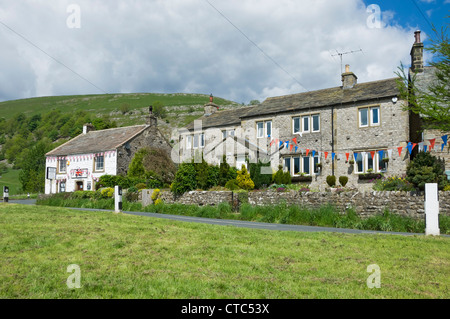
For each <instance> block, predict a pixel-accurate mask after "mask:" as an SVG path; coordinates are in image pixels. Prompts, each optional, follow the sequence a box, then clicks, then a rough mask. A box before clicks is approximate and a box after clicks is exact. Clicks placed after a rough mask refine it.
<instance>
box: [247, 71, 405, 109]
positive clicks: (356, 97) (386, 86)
mask: <svg viewBox="0 0 450 319" xmlns="http://www.w3.org/2000/svg"><path fill="white" fill-rule="evenodd" d="M396 80H397V78H390V79H385V80H380V81H373V82H366V83H360V84H356V85H355V86H354V87H353V88H351V89H345V90H344V89H342V86H338V87H334V88H329V89H323V90H317V91H310V92H305V93H297V94H291V95H285V96H277V97H270V98H267V99H266V100H265V101H264V102H263V103H261V104H260V105H258V106H257V107H254V108H253V109H252V110H250V111H249V112H247V113H245V114H243V115H242V116H241V118H244V117H257V116H261V115H270V114H275V113H280V112H290V111H297V110H305V109H312V108H318V107H324V106H331V105H340V104H346V103H354V102H358V101H369V100H376V99H380V98H386V97H394V96H397V95H398V94H399V91H398V89H397V82H396Z"/></svg>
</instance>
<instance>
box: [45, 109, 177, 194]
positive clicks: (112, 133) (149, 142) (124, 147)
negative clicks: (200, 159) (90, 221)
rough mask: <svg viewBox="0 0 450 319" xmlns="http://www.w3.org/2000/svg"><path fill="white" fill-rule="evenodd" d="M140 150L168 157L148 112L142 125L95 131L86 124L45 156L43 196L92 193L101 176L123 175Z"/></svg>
mask: <svg viewBox="0 0 450 319" xmlns="http://www.w3.org/2000/svg"><path fill="white" fill-rule="evenodd" d="M143 147H152V148H158V149H162V150H164V151H165V152H167V154H168V155H169V156H170V153H171V150H172V148H171V146H170V144H169V142H167V140H166V139H165V138H164V136H163V135H162V134H161V132H160V131H159V129H158V128H157V120H156V117H155V116H154V115H153V114H152V112H151V111H150V116H148V117H147V123H146V124H145V125H135V126H127V127H119V128H111V129H106V130H99V131H96V130H94V127H93V126H92V125H91V124H86V125H84V127H83V133H82V134H80V135H78V136H77V137H75V138H73V139H71V140H70V141H68V142H67V143H64V144H62V145H60V146H59V147H57V148H55V149H53V150H52V151H50V152H48V153H47V154H46V177H45V178H46V179H45V193H46V194H51V193H59V192H73V191H77V190H95V183H96V182H97V181H98V180H99V178H100V176H102V175H119V174H122V175H126V173H127V170H128V166H129V164H130V162H131V160H132V159H133V156H134V154H135V153H136V152H137V151H138V150H139V149H141V148H143Z"/></svg>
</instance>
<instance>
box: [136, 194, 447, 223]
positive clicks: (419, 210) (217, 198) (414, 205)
mask: <svg viewBox="0 0 450 319" xmlns="http://www.w3.org/2000/svg"><path fill="white" fill-rule="evenodd" d="M147 191H148V190H143V194H145V195H143V198H142V199H143V204H144V205H147V204H150V203H151V202H148V201H147V202H145V203H144V197H145V198H149V197H150V196H151V191H150V192H147ZM144 192H145V193H144ZM233 195H234V196H233ZM159 198H161V199H162V200H163V201H164V203H167V204H174V203H178V204H186V205H199V206H203V205H218V204H219V203H221V202H227V203H230V204H233V201H234V205H236V201H237V198H238V196H237V195H236V194H233V193H232V192H231V191H191V192H187V193H184V194H183V195H182V196H180V197H178V198H175V197H174V196H173V194H172V193H171V192H170V191H162V192H161V193H160V196H159ZM424 200H425V198H424V193H423V192H388V191H385V192H377V191H365V192H364V191H363V192H359V191H355V192H353V191H352V192H297V191H289V192H276V191H255V192H249V193H248V202H249V203H250V204H251V205H276V204H278V203H281V202H285V203H286V204H288V205H291V204H293V205H300V206H304V207H311V208H318V207H320V206H323V205H326V204H332V205H334V206H336V207H337V208H338V209H339V210H341V211H342V212H343V211H345V209H347V208H353V209H355V211H356V212H357V213H358V214H359V215H360V216H362V217H369V216H373V215H376V214H380V213H383V211H384V209H385V208H388V209H389V211H391V212H393V213H395V214H399V215H402V216H409V217H413V218H424V213H425V210H424ZM150 201H151V200H150ZM439 208H440V214H442V215H447V216H450V192H442V191H441V192H439Z"/></svg>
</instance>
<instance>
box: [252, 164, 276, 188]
mask: <svg viewBox="0 0 450 319" xmlns="http://www.w3.org/2000/svg"><path fill="white" fill-rule="evenodd" d="M262 167H269V168H270V162H268V163H265V164H264V163H262V162H261V161H260V160H258V163H250V164H249V171H250V178H251V179H252V181H253V182H254V183H255V188H256V189H259V188H261V187H263V185H266V186H269V184H270V183H271V182H272V174H264V173H261V169H262Z"/></svg>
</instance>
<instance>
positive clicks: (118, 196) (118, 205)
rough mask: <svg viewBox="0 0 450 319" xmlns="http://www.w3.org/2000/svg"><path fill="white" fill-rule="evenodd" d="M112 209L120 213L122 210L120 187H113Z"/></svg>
mask: <svg viewBox="0 0 450 319" xmlns="http://www.w3.org/2000/svg"><path fill="white" fill-rule="evenodd" d="M114 211H115V212H116V213H120V212H121V211H122V187H120V186H117V185H116V186H115V187H114Z"/></svg>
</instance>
